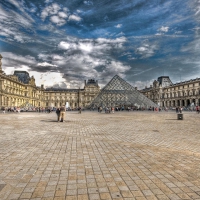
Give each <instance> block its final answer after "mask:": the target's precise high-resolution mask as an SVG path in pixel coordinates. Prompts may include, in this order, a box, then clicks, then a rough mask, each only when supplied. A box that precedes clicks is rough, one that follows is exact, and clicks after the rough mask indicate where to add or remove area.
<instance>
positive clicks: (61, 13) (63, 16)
mask: <svg viewBox="0 0 200 200" xmlns="http://www.w3.org/2000/svg"><path fill="white" fill-rule="evenodd" d="M58 16H59V17H61V18H67V17H68V15H67V13H65V12H58Z"/></svg>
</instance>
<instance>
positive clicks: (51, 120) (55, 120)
mask: <svg viewBox="0 0 200 200" xmlns="http://www.w3.org/2000/svg"><path fill="white" fill-rule="evenodd" d="M40 121H41V122H58V121H56V120H40Z"/></svg>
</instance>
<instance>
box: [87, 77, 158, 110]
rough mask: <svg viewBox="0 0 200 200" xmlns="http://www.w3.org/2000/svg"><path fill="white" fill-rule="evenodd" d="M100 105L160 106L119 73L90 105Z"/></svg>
mask: <svg viewBox="0 0 200 200" xmlns="http://www.w3.org/2000/svg"><path fill="white" fill-rule="evenodd" d="M99 106H101V107H103V108H104V107H114V106H136V107H139V108H140V107H143V108H149V107H150V106H151V107H158V105H157V104H155V103H154V102H152V101H151V100H150V99H148V98H147V97H145V96H144V95H143V94H141V93H140V92H138V91H137V90H135V88H134V87H133V86H131V85H130V84H129V83H127V82H126V81H125V80H123V79H122V78H120V77H119V76H118V75H115V76H114V77H113V78H112V79H111V80H110V82H109V83H108V84H107V85H106V86H105V87H104V88H103V89H102V90H101V91H100V92H99V94H98V95H97V96H96V98H95V99H94V100H93V101H92V103H91V104H90V106H89V107H99Z"/></svg>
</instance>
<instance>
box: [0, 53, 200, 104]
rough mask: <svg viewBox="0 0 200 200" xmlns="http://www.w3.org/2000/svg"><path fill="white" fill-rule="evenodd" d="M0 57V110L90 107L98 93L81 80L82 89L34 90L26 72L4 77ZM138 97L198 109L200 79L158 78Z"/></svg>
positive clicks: (95, 85) (94, 85) (93, 85)
mask: <svg viewBox="0 0 200 200" xmlns="http://www.w3.org/2000/svg"><path fill="white" fill-rule="evenodd" d="M1 59H2V56H1V54H0V108H1V107H25V106H26V105H27V104H29V105H31V106H34V107H57V106H61V105H63V104H65V105H66V102H68V105H69V106H70V107H72V108H75V107H79V106H81V107H86V106H88V105H90V103H91V102H92V100H93V99H94V97H95V96H97V94H98V93H99V92H100V87H99V85H98V82H97V81H95V80H93V79H90V80H88V81H86V80H85V82H84V83H85V84H84V88H82V89H80V88H79V89H60V88H46V89H44V86H43V85H41V86H40V87H38V86H36V83H35V79H34V77H33V76H31V77H30V76H29V73H28V72H26V71H15V72H14V74H13V75H6V74H5V73H4V72H3V70H2V67H1V65H2V63H1ZM140 92H141V93H142V94H144V95H145V96H146V97H148V98H149V99H151V100H152V101H153V102H155V103H156V104H158V105H159V106H161V107H174V106H188V105H191V104H192V103H194V105H200V79H199V78H197V79H194V80H189V81H185V82H180V83H177V84H173V83H172V82H171V80H170V78H169V77H168V76H161V77H159V78H158V80H157V81H154V82H153V86H150V87H149V88H145V89H143V90H140Z"/></svg>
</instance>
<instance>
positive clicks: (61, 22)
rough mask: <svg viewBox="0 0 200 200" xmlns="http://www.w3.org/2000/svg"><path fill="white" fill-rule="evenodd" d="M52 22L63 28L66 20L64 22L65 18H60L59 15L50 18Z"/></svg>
mask: <svg viewBox="0 0 200 200" xmlns="http://www.w3.org/2000/svg"><path fill="white" fill-rule="evenodd" d="M50 21H51V22H52V23H54V24H56V25H58V26H62V25H64V24H65V23H66V20H64V19H63V18H60V17H59V16H57V15H53V16H51V17H50Z"/></svg>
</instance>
